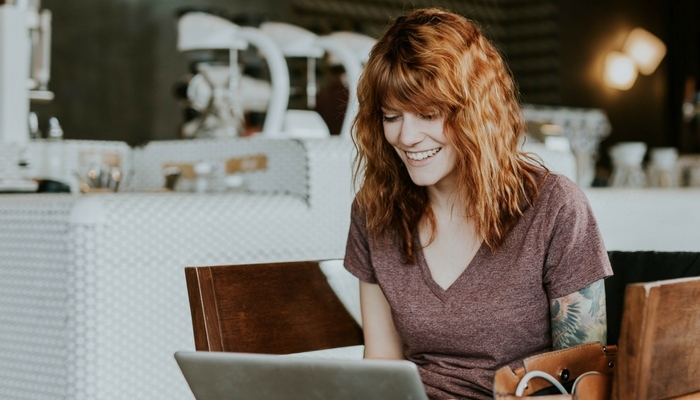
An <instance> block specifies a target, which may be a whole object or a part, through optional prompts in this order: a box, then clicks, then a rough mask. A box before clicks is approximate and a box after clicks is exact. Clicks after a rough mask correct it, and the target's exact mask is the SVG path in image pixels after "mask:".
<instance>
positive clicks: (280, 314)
mask: <svg viewBox="0 0 700 400" xmlns="http://www.w3.org/2000/svg"><path fill="white" fill-rule="evenodd" d="M185 277H186V280H187V290H188V294H189V300H190V311H191V314H192V326H193V328H194V336H195V348H196V350H198V351H231V352H246V353H267V354H289V353H297V352H305V351H312V350H322V349H329V348H335V347H343V346H353V345H359V344H362V343H363V336H362V329H361V328H360V326H359V325H358V324H357V322H356V321H355V320H354V319H353V318H352V316H351V315H350V314H349V313H348V311H347V310H346V308H345V307H344V306H343V304H342V303H341V301H340V300H339V299H338V297H337V296H336V295H335V293H334V292H333V289H331V287H330V285H329V284H328V281H327V279H326V276H325V275H324V274H323V272H322V271H321V269H320V267H319V263H318V262H311V261H309V262H287V263H268V264H246V265H229V266H206V267H187V268H185Z"/></svg>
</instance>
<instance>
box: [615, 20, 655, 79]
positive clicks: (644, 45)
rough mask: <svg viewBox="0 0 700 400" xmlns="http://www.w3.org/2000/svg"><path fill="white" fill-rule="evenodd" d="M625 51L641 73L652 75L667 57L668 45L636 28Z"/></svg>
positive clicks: (631, 33) (647, 32)
mask: <svg viewBox="0 0 700 400" xmlns="http://www.w3.org/2000/svg"><path fill="white" fill-rule="evenodd" d="M623 51H624V52H625V53H627V54H629V55H630V57H632V59H634V61H635V62H636V63H637V68H639V72H640V73H642V74H644V75H651V74H652V73H653V72H654V71H655V70H656V67H658V66H659V63H661V59H662V58H664V56H665V55H666V45H665V44H664V42H662V41H661V39H659V38H657V37H656V36H654V35H653V34H652V33H650V32H649V31H647V30H644V29H642V28H635V29H633V30H632V32H630V34H629V36H628V37H627V41H626V42H625V47H624V48H623Z"/></svg>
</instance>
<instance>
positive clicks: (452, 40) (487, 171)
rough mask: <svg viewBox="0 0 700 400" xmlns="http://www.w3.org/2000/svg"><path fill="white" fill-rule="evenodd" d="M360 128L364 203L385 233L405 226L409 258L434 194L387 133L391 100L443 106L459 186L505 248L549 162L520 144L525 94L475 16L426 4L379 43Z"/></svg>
mask: <svg viewBox="0 0 700 400" xmlns="http://www.w3.org/2000/svg"><path fill="white" fill-rule="evenodd" d="M357 94H358V100H359V110H358V114H357V116H356V118H355V120H354V125H353V128H354V129H353V141H354V142H355V146H356V148H357V154H356V157H355V160H354V179H355V182H356V184H357V183H360V182H361V183H360V188H359V190H358V192H357V195H356V202H357V205H358V206H359V207H360V211H361V212H362V213H363V214H364V215H365V218H366V220H367V227H368V229H369V231H370V233H371V234H372V235H373V236H375V237H381V236H383V235H384V234H386V233H388V232H395V233H396V235H397V237H398V240H399V244H400V246H401V247H402V250H403V252H404V256H405V257H406V261H407V262H413V261H414V245H413V235H414V233H415V231H416V229H417V227H418V224H419V222H420V221H421V219H423V218H426V219H427V221H428V222H429V223H430V224H431V226H432V229H433V235H434V234H435V227H436V225H435V217H434V214H433V212H432V209H431V208H430V204H429V202H428V192H427V189H426V188H425V187H420V186H417V185H415V184H413V182H412V181H411V178H410V176H409V175H408V172H407V171H406V168H405V167H404V165H403V162H402V161H401V159H400V158H399V157H398V155H397V154H396V151H395V150H394V148H393V147H392V146H391V145H390V144H389V143H388V142H387V141H386V139H385V138H384V133H383V127H382V111H381V108H382V106H386V105H389V104H391V107H390V108H392V109H402V110H405V111H411V112H416V113H424V112H426V110H428V111H429V112H430V113H434V112H435V111H437V112H438V113H439V114H440V115H441V116H444V117H445V120H444V121H445V124H444V133H445V136H446V138H447V140H448V141H449V143H450V144H451V145H452V146H453V147H454V149H455V151H456V152H457V162H456V165H455V173H456V174H457V176H458V179H457V181H458V184H457V191H458V193H459V194H460V195H462V197H461V198H463V199H465V200H466V201H465V203H464V208H465V212H466V214H465V215H467V216H468V217H469V218H471V219H472V220H473V221H474V224H475V228H476V231H477V234H478V235H480V236H481V238H482V239H483V241H484V242H485V243H486V244H487V245H488V246H489V247H490V248H491V249H492V250H493V251H496V250H497V249H498V248H499V247H500V246H501V245H502V244H503V242H504V241H505V239H506V236H507V234H508V232H510V230H511V229H512V228H513V227H514V226H515V225H516V223H517V222H518V220H519V218H520V216H521V215H522V214H523V212H524V211H525V209H527V207H529V206H530V205H531V204H532V201H533V200H534V198H535V197H536V196H537V193H538V188H539V186H538V185H539V181H542V180H541V179H538V178H537V176H539V175H540V174H541V172H542V170H543V169H542V168H543V167H542V165H541V163H540V164H539V165H537V164H538V163H533V162H532V161H533V160H532V159H531V158H530V157H529V156H528V155H527V154H525V153H523V152H522V151H520V150H519V148H518V144H519V140H521V139H522V135H523V134H524V130H525V122H524V117H523V114H522V110H521V108H520V106H519V104H518V98H517V97H518V95H517V92H516V89H515V86H514V83H513V79H512V77H511V76H510V73H509V71H508V70H507V68H506V66H505V65H504V62H503V60H502V58H501V56H500V55H499V53H498V51H497V50H496V49H495V48H494V47H493V45H492V44H491V43H490V42H489V41H488V39H486V38H485V37H484V36H483V35H482V33H481V32H480V30H479V28H478V27H477V26H476V25H475V24H474V23H472V22H471V21H469V20H467V19H466V18H464V17H462V16H460V15H457V14H454V13H451V12H448V11H444V10H441V9H435V8H430V9H418V10H414V11H412V12H410V13H409V14H408V15H405V16H401V17H398V18H396V20H395V21H394V22H393V24H392V25H391V26H390V27H389V28H388V30H387V31H386V32H385V33H384V34H383V35H382V37H381V38H380V39H379V41H378V42H377V43H376V45H375V46H374V47H373V48H372V51H371V53H370V57H369V61H368V62H367V64H366V65H365V68H364V71H363V73H362V76H361V78H360V81H359V84H358V90H357Z"/></svg>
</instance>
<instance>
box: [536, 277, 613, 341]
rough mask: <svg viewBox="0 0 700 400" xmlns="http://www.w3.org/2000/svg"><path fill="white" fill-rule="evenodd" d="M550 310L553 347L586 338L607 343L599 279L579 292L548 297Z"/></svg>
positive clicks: (605, 317)
mask: <svg viewBox="0 0 700 400" xmlns="http://www.w3.org/2000/svg"><path fill="white" fill-rule="evenodd" d="M549 314H550V318H551V321H552V344H553V346H554V349H563V348H565V347H571V346H574V345H577V344H581V343H588V342H601V343H602V344H603V345H605V344H606V341H607V339H606V336H607V330H608V326H607V316H606V311H605V285H604V283H603V280H602V279H601V280H599V281H596V282H593V283H592V284H590V285H589V286H588V287H585V288H583V289H581V290H580V291H578V292H575V293H572V294H570V295H567V296H564V297H560V298H558V299H554V300H550V301H549Z"/></svg>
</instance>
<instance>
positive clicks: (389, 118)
mask: <svg viewBox="0 0 700 400" xmlns="http://www.w3.org/2000/svg"><path fill="white" fill-rule="evenodd" d="M397 119H399V117H398V116H397V115H383V116H382V121H383V122H394V121H396V120H397Z"/></svg>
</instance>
